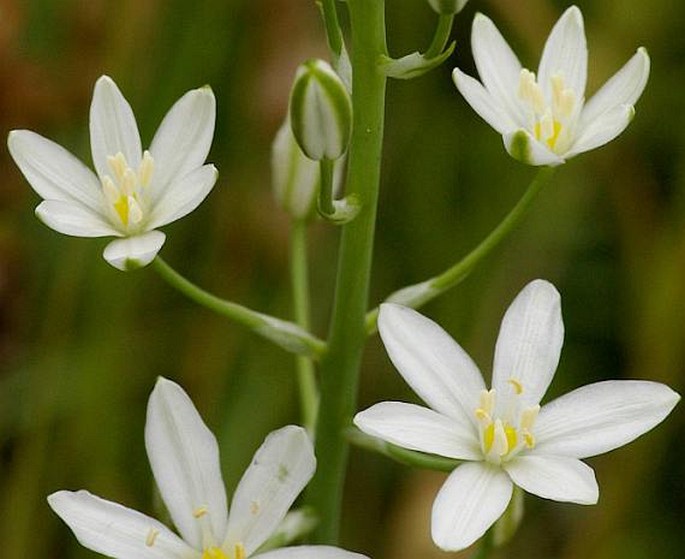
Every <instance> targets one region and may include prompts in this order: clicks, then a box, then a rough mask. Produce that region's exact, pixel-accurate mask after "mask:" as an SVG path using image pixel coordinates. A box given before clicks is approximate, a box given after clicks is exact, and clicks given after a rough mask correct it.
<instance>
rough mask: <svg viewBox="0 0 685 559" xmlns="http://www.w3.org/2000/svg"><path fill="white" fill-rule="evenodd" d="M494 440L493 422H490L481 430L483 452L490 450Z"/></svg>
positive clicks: (487, 452)
mask: <svg viewBox="0 0 685 559" xmlns="http://www.w3.org/2000/svg"><path fill="white" fill-rule="evenodd" d="M494 442H495V424H494V423H490V424H489V425H488V426H487V427H486V428H485V430H484V431H483V450H484V451H485V454H489V453H490V450H492V444H493V443H494Z"/></svg>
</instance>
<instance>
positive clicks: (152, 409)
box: [145, 377, 226, 549]
mask: <svg viewBox="0 0 685 559" xmlns="http://www.w3.org/2000/svg"><path fill="white" fill-rule="evenodd" d="M145 448H146V449H147V455H148V458H149V459H150V465H151V466H152V472H153V473H154V476H155V481H156V482H157V487H158V488H159V492H160V493H161V495H162V499H164V503H165V504H166V506H167V509H168V510H169V514H170V515H171V518H172V519H173V521H174V524H175V525H176V528H178V531H179V532H180V533H181V535H182V536H183V538H184V539H185V540H186V541H187V542H189V543H190V544H191V545H193V547H195V548H198V549H201V548H202V545H203V538H202V528H203V524H205V525H206V524H208V525H209V528H210V530H211V532H212V535H213V537H214V541H215V542H216V543H217V544H218V543H220V542H221V541H222V540H223V537H224V535H225V533H226V489H225V488H224V481H223V479H222V477H221V467H220V463H219V447H218V445H217V442H216V439H215V438H214V435H213V434H212V432H211V431H210V430H209V429H208V428H207V426H206V425H205V424H204V422H203V421H202V418H201V417H200V414H199V413H198V412H197V410H196V409H195V406H194V405H193V402H192V401H191V400H190V398H189V397H188V395H187V394H186V393H185V392H184V391H183V389H182V388H181V387H180V386H179V385H178V384H176V383H175V382H172V381H170V380H167V379H165V378H161V377H160V378H159V379H158V380H157V384H156V385H155V388H154V390H153V391H152V394H151V395H150V401H149V402H148V406H147V421H146V423H145Z"/></svg>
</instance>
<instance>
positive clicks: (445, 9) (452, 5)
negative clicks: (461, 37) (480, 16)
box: [428, 0, 469, 16]
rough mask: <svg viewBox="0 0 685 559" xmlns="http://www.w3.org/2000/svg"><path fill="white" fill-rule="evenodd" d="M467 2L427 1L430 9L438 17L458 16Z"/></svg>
mask: <svg viewBox="0 0 685 559" xmlns="http://www.w3.org/2000/svg"><path fill="white" fill-rule="evenodd" d="M468 1H469V0H428V3H429V4H430V5H431V8H433V10H435V11H436V12H437V13H439V14H440V15H444V16H449V15H454V14H458V13H459V12H461V10H462V9H463V8H464V6H466V2H468Z"/></svg>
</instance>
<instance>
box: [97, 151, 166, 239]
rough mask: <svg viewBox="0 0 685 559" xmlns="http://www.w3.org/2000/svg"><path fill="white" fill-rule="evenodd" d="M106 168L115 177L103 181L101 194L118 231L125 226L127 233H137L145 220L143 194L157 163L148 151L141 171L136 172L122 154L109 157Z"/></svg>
mask: <svg viewBox="0 0 685 559" xmlns="http://www.w3.org/2000/svg"><path fill="white" fill-rule="evenodd" d="M107 164H108V165H109V169H110V171H111V172H112V174H111V176H110V175H106V176H105V177H104V178H103V179H102V191H103V192H104V195H105V199H106V201H107V206H108V208H109V209H110V213H111V214H112V219H113V220H114V222H115V225H116V226H117V227H119V228H121V227H122V226H123V229H124V230H125V232H127V233H129V232H131V231H135V230H137V229H139V228H140V226H141V223H142V221H143V218H144V216H145V195H144V191H145V189H146V187H148V186H149V184H150V181H151V180H152V173H153V172H154V160H153V159H152V156H151V155H150V152H149V151H147V150H146V151H145V152H144V153H143V159H142V161H141V162H140V165H139V166H138V169H137V170H133V169H132V168H131V167H130V166H129V164H128V161H126V157H125V156H124V154H123V153H121V152H119V153H117V154H116V155H110V156H109V157H108V158H107Z"/></svg>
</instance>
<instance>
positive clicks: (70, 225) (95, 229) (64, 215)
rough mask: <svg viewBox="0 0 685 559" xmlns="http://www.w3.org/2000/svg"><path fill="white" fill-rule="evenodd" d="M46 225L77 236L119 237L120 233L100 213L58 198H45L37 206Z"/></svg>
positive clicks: (65, 233)
mask: <svg viewBox="0 0 685 559" xmlns="http://www.w3.org/2000/svg"><path fill="white" fill-rule="evenodd" d="M36 215H37V216H38V219H40V220H41V221H42V222H43V223H45V225H47V226H48V227H50V228H51V229H54V230H55V231H59V232H60V233H63V234H64V235H73V236H75V237H111V236H115V237H119V236H120V235H121V233H119V232H118V231H117V230H116V229H114V228H113V227H112V226H111V225H110V224H109V223H108V222H107V221H106V220H105V219H103V218H102V217H101V216H100V215H99V214H96V213H95V212H93V211H91V210H89V209H88V208H86V207H85V206H83V205H80V204H79V205H77V204H75V203H73V202H62V201H58V200H45V201H43V202H41V203H40V204H39V205H38V207H37V208H36Z"/></svg>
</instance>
